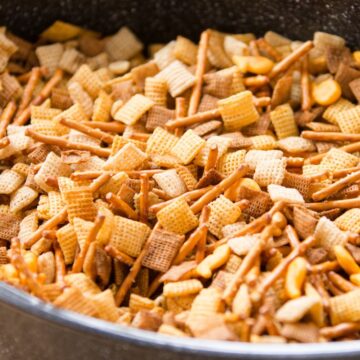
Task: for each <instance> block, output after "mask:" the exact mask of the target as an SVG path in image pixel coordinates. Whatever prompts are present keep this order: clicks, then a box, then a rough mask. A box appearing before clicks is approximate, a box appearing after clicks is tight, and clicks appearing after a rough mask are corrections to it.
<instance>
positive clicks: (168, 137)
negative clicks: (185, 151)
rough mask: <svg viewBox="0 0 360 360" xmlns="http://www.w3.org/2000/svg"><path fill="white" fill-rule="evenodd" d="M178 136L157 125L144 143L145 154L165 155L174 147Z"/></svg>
mask: <svg viewBox="0 0 360 360" xmlns="http://www.w3.org/2000/svg"><path fill="white" fill-rule="evenodd" d="M178 140H179V139H178V137H176V136H175V135H173V134H171V133H169V132H168V131H166V130H165V129H162V128H161V127H157V128H156V129H155V130H154V132H153V133H152V134H151V136H150V138H149V139H148V141H147V144H146V153H147V154H159V155H165V154H167V153H170V151H171V150H172V149H173V148H174V147H175V145H176V144H177V142H178Z"/></svg>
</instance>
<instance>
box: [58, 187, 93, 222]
mask: <svg viewBox="0 0 360 360" xmlns="http://www.w3.org/2000/svg"><path fill="white" fill-rule="evenodd" d="M63 196H64V202H65V203H66V205H67V212H68V217H69V221H70V222H73V220H74V218H81V219H83V220H89V221H93V220H94V219H95V216H96V208H95V205H94V199H93V193H92V191H91V189H89V188H87V187H78V188H74V189H69V190H65V191H64V193H63Z"/></svg>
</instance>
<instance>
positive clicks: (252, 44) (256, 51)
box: [249, 40, 260, 56]
mask: <svg viewBox="0 0 360 360" xmlns="http://www.w3.org/2000/svg"><path fill="white" fill-rule="evenodd" d="M249 50H250V55H251V56H260V52H259V49H258V47H257V44H256V40H251V41H250V43H249Z"/></svg>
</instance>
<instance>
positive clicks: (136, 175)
mask: <svg viewBox="0 0 360 360" xmlns="http://www.w3.org/2000/svg"><path fill="white" fill-rule="evenodd" d="M164 171H166V170H163V169H150V170H126V171H125V172H126V173H127V174H128V175H129V177H131V178H133V179H139V178H140V177H141V175H146V176H148V177H152V176H153V175H155V174H160V173H162V172H164Z"/></svg>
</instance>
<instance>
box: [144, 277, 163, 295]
mask: <svg viewBox="0 0 360 360" xmlns="http://www.w3.org/2000/svg"><path fill="white" fill-rule="evenodd" d="M163 275H164V274H163V273H159V274H157V275H156V276H155V278H154V280H153V281H152V282H151V284H150V286H149V289H148V291H147V293H146V296H147V297H148V298H150V297H151V296H152V295H154V293H155V292H156V290H157V289H158V288H159V286H160V279H161V277H162V276H163Z"/></svg>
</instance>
